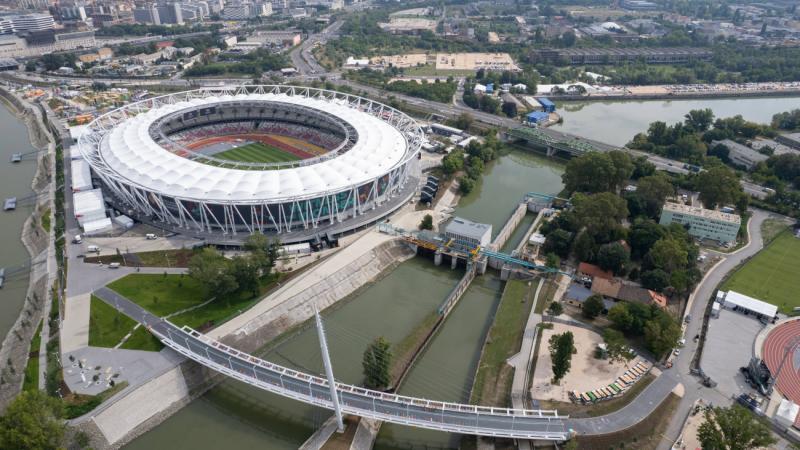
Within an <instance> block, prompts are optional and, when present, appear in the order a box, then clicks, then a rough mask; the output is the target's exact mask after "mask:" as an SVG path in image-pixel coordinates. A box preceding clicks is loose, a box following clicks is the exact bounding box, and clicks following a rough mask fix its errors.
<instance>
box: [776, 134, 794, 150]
mask: <svg viewBox="0 0 800 450" xmlns="http://www.w3.org/2000/svg"><path fill="white" fill-rule="evenodd" d="M775 141H776V142H780V143H781V144H783V145H786V146H788V147H791V148H793V149H796V150H800V133H789V134H781V135H779V136H777V137H776V138H775Z"/></svg>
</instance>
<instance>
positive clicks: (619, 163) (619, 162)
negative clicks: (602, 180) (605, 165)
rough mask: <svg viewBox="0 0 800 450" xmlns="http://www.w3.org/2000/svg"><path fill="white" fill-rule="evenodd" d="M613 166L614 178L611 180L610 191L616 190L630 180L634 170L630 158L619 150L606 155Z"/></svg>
mask: <svg viewBox="0 0 800 450" xmlns="http://www.w3.org/2000/svg"><path fill="white" fill-rule="evenodd" d="M606 154H607V155H608V157H609V158H611V162H612V164H613V165H614V177H613V178H612V180H611V182H612V189H614V190H618V189H619V188H621V187H622V185H624V184H625V182H626V181H628V180H629V179H630V178H631V175H633V171H634V169H635V167H634V165H633V161H631V157H630V156H628V154H627V153H625V152H623V151H620V150H612V151H610V152H608V153H606Z"/></svg>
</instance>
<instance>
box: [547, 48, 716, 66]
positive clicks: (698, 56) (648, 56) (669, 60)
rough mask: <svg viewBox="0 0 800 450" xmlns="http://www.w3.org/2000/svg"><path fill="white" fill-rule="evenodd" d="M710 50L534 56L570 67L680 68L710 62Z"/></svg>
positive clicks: (581, 50) (587, 50)
mask: <svg viewBox="0 0 800 450" xmlns="http://www.w3.org/2000/svg"><path fill="white" fill-rule="evenodd" d="M713 55H714V53H713V52H712V51H711V50H708V49H703V48H691V47H641V48H563V49H546V48H543V49H539V50H536V52H535V53H534V60H535V61H536V62H545V63H551V64H552V63H558V62H566V63H568V64H623V63H629V62H637V61H641V62H644V63H647V64H680V63H686V62H689V61H695V60H702V61H706V60H709V59H711V57H712V56H713Z"/></svg>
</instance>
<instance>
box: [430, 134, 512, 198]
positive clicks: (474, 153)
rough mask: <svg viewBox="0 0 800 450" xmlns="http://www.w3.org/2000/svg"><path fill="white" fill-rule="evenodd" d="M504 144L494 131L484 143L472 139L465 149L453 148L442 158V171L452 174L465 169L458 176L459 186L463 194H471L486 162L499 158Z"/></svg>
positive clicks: (448, 174)
mask: <svg viewBox="0 0 800 450" xmlns="http://www.w3.org/2000/svg"><path fill="white" fill-rule="evenodd" d="M502 147H503V144H502V143H501V142H500V140H498V139H497V136H496V135H495V134H494V133H489V134H488V135H486V137H485V138H484V141H483V143H480V142H477V141H472V142H470V143H469V145H467V148H466V149H465V150H460V149H459V150H453V151H452V152H450V154H449V155H447V156H445V157H444V158H442V171H443V172H444V174H445V175H447V176H451V175H453V174H455V173H457V172H460V171H462V170H463V171H464V172H465V173H464V175H462V176H460V177H459V178H458V188H459V191H460V192H461V193H462V194H469V193H470V192H471V191H472V190H473V189H474V188H475V185H476V183H477V182H478V180H480V178H481V174H483V170H484V168H485V167H486V163H488V162H490V161H493V160H494V159H496V158H497V156H498V155H499V154H500V151H501V150H502Z"/></svg>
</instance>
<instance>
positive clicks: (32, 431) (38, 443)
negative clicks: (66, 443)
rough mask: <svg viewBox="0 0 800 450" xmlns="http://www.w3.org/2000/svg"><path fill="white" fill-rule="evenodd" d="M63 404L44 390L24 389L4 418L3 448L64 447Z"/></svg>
mask: <svg viewBox="0 0 800 450" xmlns="http://www.w3.org/2000/svg"><path fill="white" fill-rule="evenodd" d="M63 415H64V411H63V405H62V403H61V401H60V400H58V399H56V398H53V397H50V396H48V395H47V394H45V393H44V392H42V391H39V390H33V391H23V392H22V393H20V394H19V395H18V396H17V398H15V399H14V401H12V402H11V404H10V405H9V406H8V409H6V412H5V415H3V416H2V417H0V448H3V449H23V448H24V449H33V450H50V449H53V450H55V449H58V448H61V443H62V440H63V437H64V422H63Z"/></svg>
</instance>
